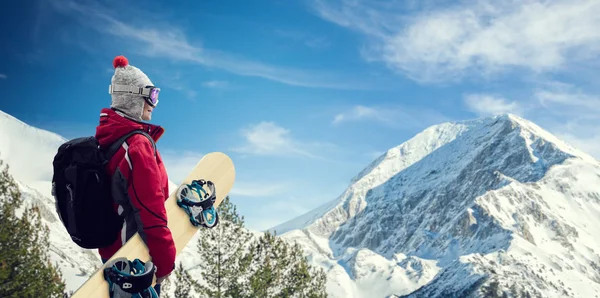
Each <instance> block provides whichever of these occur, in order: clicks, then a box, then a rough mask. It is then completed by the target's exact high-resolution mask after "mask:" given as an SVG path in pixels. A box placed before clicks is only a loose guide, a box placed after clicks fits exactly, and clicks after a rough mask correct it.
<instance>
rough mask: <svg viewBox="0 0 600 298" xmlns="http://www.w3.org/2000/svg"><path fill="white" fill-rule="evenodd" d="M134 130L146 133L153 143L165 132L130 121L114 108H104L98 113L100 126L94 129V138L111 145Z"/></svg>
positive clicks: (157, 127)
mask: <svg viewBox="0 0 600 298" xmlns="http://www.w3.org/2000/svg"><path fill="white" fill-rule="evenodd" d="M136 129H139V130H142V131H144V132H146V133H148V134H149V135H150V136H151V137H152V139H153V140H154V142H158V140H159V139H160V138H161V137H162V135H163V134H164V132H165V129H164V128H163V127H161V126H159V125H155V124H151V123H146V122H141V121H137V120H134V119H131V118H129V117H126V116H124V115H122V114H121V113H119V111H118V110H116V109H114V108H104V109H102V110H101V111H100V124H99V125H98V126H97V127H96V137H97V138H98V139H99V141H100V143H111V142H114V141H116V140H117V139H118V138H119V137H121V136H123V135H125V134H127V133H129V132H130V131H132V130H136Z"/></svg>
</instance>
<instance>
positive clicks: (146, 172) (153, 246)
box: [129, 136, 176, 277]
mask: <svg viewBox="0 0 600 298" xmlns="http://www.w3.org/2000/svg"><path fill="white" fill-rule="evenodd" d="M129 158H130V160H131V167H132V172H131V176H132V178H131V183H130V184H129V197H130V198H131V204H132V206H133V207H134V209H135V210H134V211H138V214H137V215H135V217H136V221H137V228H138V233H139V234H140V236H142V239H144V241H145V243H146V246H148V250H149V253H150V257H152V262H153V263H154V265H156V267H157V271H156V277H162V276H165V275H166V274H168V273H170V272H171V271H172V270H173V269H174V265H175V254H176V249H175V243H174V242H173V236H172V235H171V231H170V230H169V228H168V227H167V211H166V208H165V199H166V198H165V196H168V195H169V194H168V193H167V194H165V193H163V190H162V183H161V182H162V181H161V174H162V173H161V172H160V169H159V167H158V164H157V162H156V158H155V157H154V149H153V147H152V144H150V142H149V141H148V139H146V137H144V136H141V137H140V138H138V141H136V142H132V144H131V145H130V148H129Z"/></svg>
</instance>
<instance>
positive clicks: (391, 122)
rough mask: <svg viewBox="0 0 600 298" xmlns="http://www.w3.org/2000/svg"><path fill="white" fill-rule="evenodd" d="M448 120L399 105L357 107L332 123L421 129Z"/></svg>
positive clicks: (429, 111)
mask: <svg viewBox="0 0 600 298" xmlns="http://www.w3.org/2000/svg"><path fill="white" fill-rule="evenodd" d="M445 120H447V119H446V117H444V116H443V115H442V114H440V113H438V112H436V111H433V110H428V109H414V108H407V107H402V106H397V105H388V106H364V105H356V106H353V107H352V108H350V109H348V110H346V111H344V112H342V113H339V114H337V115H336V116H335V117H334V118H333V121H332V123H333V124H334V125H341V124H342V123H346V122H356V121H375V122H378V123H381V124H383V125H386V126H389V127H393V128H419V127H423V126H427V125H431V124H434V123H439V122H442V121H445Z"/></svg>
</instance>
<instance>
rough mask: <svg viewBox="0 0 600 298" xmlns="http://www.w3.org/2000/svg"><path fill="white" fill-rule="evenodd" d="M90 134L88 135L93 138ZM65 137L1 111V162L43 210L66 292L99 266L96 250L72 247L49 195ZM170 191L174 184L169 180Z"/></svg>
mask: <svg viewBox="0 0 600 298" xmlns="http://www.w3.org/2000/svg"><path fill="white" fill-rule="evenodd" d="M93 133H94V132H93V131H92V132H90V134H91V135H93ZM65 141H67V140H66V139H65V138H63V137H61V136H59V135H57V134H55V133H52V132H49V131H46V130H42V129H38V128H35V127H32V126H30V125H28V124H26V123H23V122H22V121H20V120H18V119H16V118H14V117H13V116H11V115H9V114H6V113H4V112H2V111H0V159H2V161H3V162H4V163H6V164H8V165H9V166H10V168H9V172H10V174H11V175H12V176H13V177H14V178H15V180H17V182H18V183H19V187H20V190H21V192H22V195H23V198H24V201H25V203H26V205H27V206H31V205H36V206H39V207H40V209H41V210H42V214H43V220H44V223H45V224H46V225H48V226H49V227H50V231H51V233H50V244H51V246H50V248H49V252H50V256H51V259H52V261H53V262H54V263H56V264H58V265H59V268H60V270H61V272H62V273H63V279H64V280H65V282H66V284H67V291H70V290H75V289H77V288H78V287H79V286H80V285H81V284H82V283H83V282H84V281H86V280H87V279H88V278H89V277H90V275H91V274H92V273H93V271H94V270H95V268H96V267H97V266H99V265H100V264H101V261H100V257H99V256H98V254H97V252H96V250H87V249H82V248H80V247H79V246H77V245H76V244H74V243H73V242H72V241H71V239H70V237H69V235H68V233H67V232H66V230H65V228H64V226H63V225H62V223H61V222H60V220H59V217H58V215H57V213H56V210H55V207H54V199H53V197H52V195H51V180H52V160H53V158H54V155H55V154H56V150H57V149H58V147H59V146H60V145H61V144H62V143H64V142H65ZM169 185H170V186H169V187H170V190H174V189H175V188H176V185H175V184H174V183H172V182H171V181H169Z"/></svg>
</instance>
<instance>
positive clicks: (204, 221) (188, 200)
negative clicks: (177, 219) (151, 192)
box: [177, 179, 219, 228]
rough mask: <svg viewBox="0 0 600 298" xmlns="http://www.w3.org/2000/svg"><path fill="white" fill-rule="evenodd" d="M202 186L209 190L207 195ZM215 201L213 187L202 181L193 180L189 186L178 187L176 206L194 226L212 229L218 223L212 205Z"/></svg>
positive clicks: (210, 183) (211, 184)
mask: <svg viewBox="0 0 600 298" xmlns="http://www.w3.org/2000/svg"><path fill="white" fill-rule="evenodd" d="M204 186H207V187H208V188H209V191H210V193H208V192H207V191H206V190H205V189H204ZM216 199H217V196H216V192H215V185H214V183H212V182H211V181H206V180H204V179H199V180H193V181H192V183H190V184H184V185H182V186H181V187H179V190H178V193H177V205H178V206H179V207H181V208H183V210H185V212H186V213H187V215H188V216H189V217H190V222H191V223H192V225H194V226H203V227H206V228H212V227H214V226H215V225H216V224H217V223H218V222H219V216H218V214H217V210H216V209H215V207H214V203H215V201H216Z"/></svg>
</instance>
